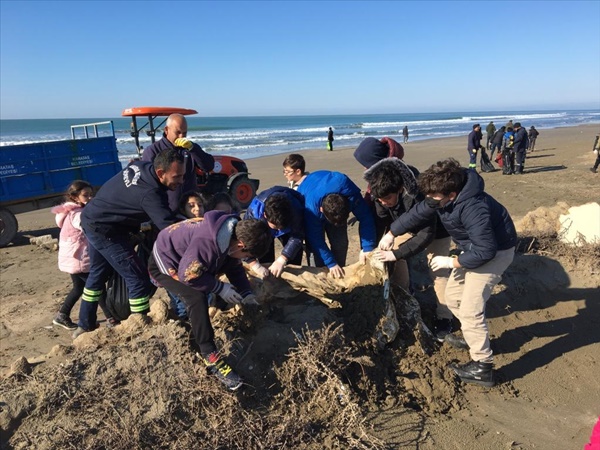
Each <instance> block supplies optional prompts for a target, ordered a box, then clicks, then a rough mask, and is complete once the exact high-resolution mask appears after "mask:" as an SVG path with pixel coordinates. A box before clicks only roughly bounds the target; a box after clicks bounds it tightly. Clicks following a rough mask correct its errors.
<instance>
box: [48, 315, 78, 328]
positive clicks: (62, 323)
mask: <svg viewBox="0 0 600 450" xmlns="http://www.w3.org/2000/svg"><path fill="white" fill-rule="evenodd" d="M52 323H53V324H54V325H58V326H59V327H63V328H64V329H65V330H76V329H77V324H74V323H73V321H71V318H70V317H69V316H67V315H66V314H65V313H61V312H59V313H58V314H57V315H56V317H55V318H54V320H53V321H52Z"/></svg>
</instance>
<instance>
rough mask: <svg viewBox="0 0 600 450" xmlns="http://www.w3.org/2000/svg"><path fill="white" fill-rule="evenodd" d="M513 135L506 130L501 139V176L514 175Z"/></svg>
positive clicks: (511, 131) (510, 129) (510, 130)
mask: <svg viewBox="0 0 600 450" xmlns="http://www.w3.org/2000/svg"><path fill="white" fill-rule="evenodd" d="M514 146H515V133H514V132H513V129H512V128H510V127H509V128H507V129H506V132H505V133H504V136H503V137H502V175H512V174H513V173H515V149H514Z"/></svg>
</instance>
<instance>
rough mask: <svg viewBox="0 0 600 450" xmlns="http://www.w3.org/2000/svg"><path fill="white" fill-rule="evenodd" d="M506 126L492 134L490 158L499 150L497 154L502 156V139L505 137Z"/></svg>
mask: <svg viewBox="0 0 600 450" xmlns="http://www.w3.org/2000/svg"><path fill="white" fill-rule="evenodd" d="M505 131H506V127H504V126H501V127H500V129H499V130H496V132H495V133H494V136H492V146H491V150H490V159H491V160H493V159H494V152H495V151H498V153H497V155H498V156H500V155H501V153H502V139H503V138H504V132H505Z"/></svg>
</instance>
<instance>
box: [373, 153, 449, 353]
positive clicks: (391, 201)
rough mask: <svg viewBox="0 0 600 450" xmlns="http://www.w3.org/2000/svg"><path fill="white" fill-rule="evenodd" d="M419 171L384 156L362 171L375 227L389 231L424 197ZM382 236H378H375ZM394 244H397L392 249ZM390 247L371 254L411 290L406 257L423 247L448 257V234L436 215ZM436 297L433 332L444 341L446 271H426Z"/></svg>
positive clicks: (429, 253)
mask: <svg viewBox="0 0 600 450" xmlns="http://www.w3.org/2000/svg"><path fill="white" fill-rule="evenodd" d="M418 174H419V173H418V171H417V169H415V168H414V167H411V166H408V165H406V164H405V163H404V162H403V161H402V160H400V159H398V158H386V159H383V160H381V161H379V162H378V163H376V164H374V165H373V166H371V168H370V169H368V170H366V171H365V173H364V179H365V180H366V181H367V183H369V185H370V186H371V195H372V196H373V198H375V200H376V201H375V212H376V215H375V222H376V223H378V224H379V225H378V227H377V228H378V229H383V230H384V233H386V232H388V231H389V229H390V225H391V224H392V223H393V222H394V221H395V220H396V219H398V218H399V217H401V216H402V214H405V213H406V212H407V211H410V209H411V208H412V207H413V206H415V205H416V204H417V203H419V202H420V201H422V200H424V198H425V196H424V195H423V194H421V193H420V192H419V189H418V187H417V179H416V176H418ZM378 237H381V236H378ZM394 247H397V248H396V249H394ZM394 247H392V249H391V250H387V251H384V250H375V251H374V254H373V257H374V258H375V259H377V260H379V261H382V262H389V263H393V266H394V269H393V270H392V271H391V273H392V275H391V277H390V278H391V279H392V280H393V281H394V282H396V283H397V284H398V285H399V286H400V287H402V288H403V289H404V290H405V291H407V292H410V277H409V270H408V264H407V260H408V259H409V258H411V257H413V256H415V255H417V254H418V253H420V252H421V251H423V250H426V251H427V259H428V260H431V259H432V258H433V257H435V256H448V254H449V251H450V235H449V234H448V232H447V231H446V229H445V228H444V226H443V225H442V224H441V222H440V219H439V217H438V216H434V217H432V218H431V220H430V221H429V223H427V224H425V225H424V226H423V227H421V228H419V229H416V230H410V231H409V233H408V234H407V235H405V236H399V237H398V238H397V239H396V241H395V243H394ZM429 275H430V276H431V279H432V280H433V287H434V291H435V294H436V298H437V308H436V320H435V323H434V332H435V336H436V339H437V340H438V341H439V342H444V339H445V337H446V335H447V334H448V333H451V332H452V318H453V317H452V313H451V312H450V310H449V309H448V307H447V306H446V304H445V301H444V291H445V290H446V284H447V282H448V273H447V271H446V270H438V271H433V270H431V268H430V270H429Z"/></svg>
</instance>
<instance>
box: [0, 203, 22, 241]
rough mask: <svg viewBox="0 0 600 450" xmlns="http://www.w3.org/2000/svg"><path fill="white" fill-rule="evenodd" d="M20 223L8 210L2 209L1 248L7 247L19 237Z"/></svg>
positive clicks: (0, 216) (0, 224)
mask: <svg viewBox="0 0 600 450" xmlns="http://www.w3.org/2000/svg"><path fill="white" fill-rule="evenodd" d="M18 229H19V223H18V222H17V218H16V217H15V215H14V214H13V213H11V212H10V211H9V210H8V209H4V208H0V247H6V246H7V245H8V244H9V243H10V241H12V240H13V239H14V237H15V236H16V235H17V230H18Z"/></svg>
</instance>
